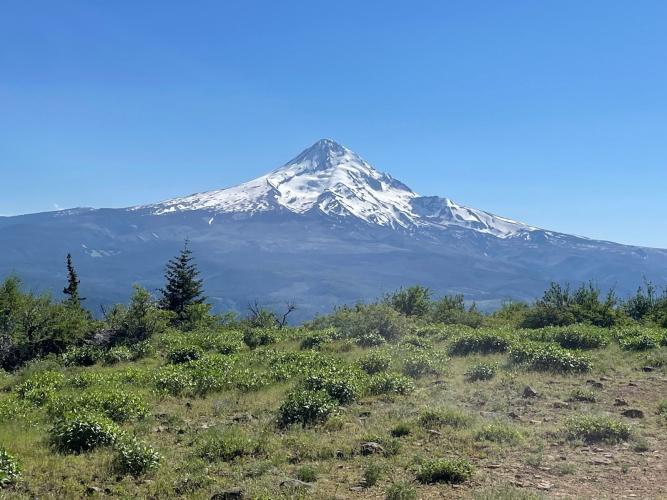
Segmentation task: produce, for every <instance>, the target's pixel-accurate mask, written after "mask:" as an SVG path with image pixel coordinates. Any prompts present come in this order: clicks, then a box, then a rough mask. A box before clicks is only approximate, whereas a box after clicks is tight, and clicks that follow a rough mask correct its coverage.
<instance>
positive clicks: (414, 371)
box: [403, 352, 440, 378]
mask: <svg viewBox="0 0 667 500" xmlns="http://www.w3.org/2000/svg"><path fill="white" fill-rule="evenodd" d="M438 373H440V369H439V368H438V366H437V362H436V360H435V359H434V357H433V355H432V353H427V352H410V353H408V355H407V356H406V357H405V359H404V360H403V374H404V375H407V376H409V377H412V378H421V377H425V376H427V375H436V374H438Z"/></svg>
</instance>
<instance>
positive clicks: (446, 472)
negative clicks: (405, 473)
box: [417, 458, 475, 484]
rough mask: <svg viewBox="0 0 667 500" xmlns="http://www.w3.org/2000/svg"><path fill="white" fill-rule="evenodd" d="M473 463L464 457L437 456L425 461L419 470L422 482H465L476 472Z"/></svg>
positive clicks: (418, 479) (418, 477)
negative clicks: (447, 457) (448, 457)
mask: <svg viewBox="0 0 667 500" xmlns="http://www.w3.org/2000/svg"><path fill="white" fill-rule="evenodd" d="M474 470H475V469H474V467H473V466H472V464H471V463H470V462H469V461H468V460H466V459H463V458H459V459H446V458H436V459H432V460H427V461H426V462H424V463H423V464H422V465H421V466H420V467H419V470H418V471H417V481H419V482H420V483H425V484H431V483H453V484H458V483H463V482H465V481H467V480H469V479H470V478H471V477H472V475H473V472H474Z"/></svg>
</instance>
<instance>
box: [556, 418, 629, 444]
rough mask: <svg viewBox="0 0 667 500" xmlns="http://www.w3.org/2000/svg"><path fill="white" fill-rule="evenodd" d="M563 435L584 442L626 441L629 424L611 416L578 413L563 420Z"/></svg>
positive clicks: (613, 442) (612, 442)
mask: <svg viewBox="0 0 667 500" xmlns="http://www.w3.org/2000/svg"><path fill="white" fill-rule="evenodd" d="M563 430H564V434H565V437H566V438H567V439H568V440H570V441H579V440H581V441H583V442H584V443H586V444H591V443H598V442H605V443H610V444H615V443H619V442H622V441H627V440H628V438H629V437H630V426H629V425H628V424H626V423H625V422H623V421H621V420H618V419H616V418H613V417H607V416H598V415H580V416H575V417H571V418H569V419H568V420H566V422H565V427H564V429H563Z"/></svg>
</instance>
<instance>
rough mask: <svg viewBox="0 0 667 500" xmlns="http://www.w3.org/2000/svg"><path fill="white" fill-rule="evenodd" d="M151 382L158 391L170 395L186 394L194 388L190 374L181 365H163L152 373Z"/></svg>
mask: <svg viewBox="0 0 667 500" xmlns="http://www.w3.org/2000/svg"><path fill="white" fill-rule="evenodd" d="M153 384H154V385H155V388H156V390H157V391H158V392H165V393H167V394H171V395H172V396H178V395H180V394H186V393H188V392H189V391H192V390H194V388H195V383H194V380H193V379H192V376H191V375H190V374H189V373H187V371H186V370H185V369H184V368H183V366H182V365H167V366H163V367H162V368H160V369H159V370H157V372H156V373H155V375H153Z"/></svg>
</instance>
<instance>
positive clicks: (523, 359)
mask: <svg viewBox="0 0 667 500" xmlns="http://www.w3.org/2000/svg"><path fill="white" fill-rule="evenodd" d="M510 359H511V360H512V361H513V362H514V363H517V364H522V365H524V366H525V367H526V368H528V369H531V370H538V371H554V372H564V373H567V372H588V371H591V369H592V363H591V359H590V357H588V356H587V355H585V354H581V353H578V352H575V351H569V350H567V349H564V348H563V347H561V346H559V345H558V344H543V343H539V342H530V341H525V342H515V343H514V344H513V345H512V348H511V350H510Z"/></svg>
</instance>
